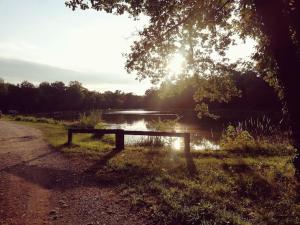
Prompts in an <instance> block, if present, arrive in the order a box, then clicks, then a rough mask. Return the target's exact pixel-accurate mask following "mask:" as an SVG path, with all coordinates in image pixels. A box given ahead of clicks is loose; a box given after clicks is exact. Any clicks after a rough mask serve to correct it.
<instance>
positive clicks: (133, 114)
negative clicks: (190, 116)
mask: <svg viewBox="0 0 300 225" xmlns="http://www.w3.org/2000/svg"><path fill="white" fill-rule="evenodd" d="M129 115H130V116H129ZM128 116H129V117H128ZM141 116H142V117H141ZM149 116H150V118H149ZM170 116H173V118H176V117H177V115H176V114H172V113H165V112H160V111H145V110H127V111H112V112H108V113H105V114H104V120H105V121H106V122H107V123H108V124H109V127H110V128H113V129H124V130H140V131H148V130H151V129H150V128H149V126H148V123H149V122H150V121H151V120H157V119H158V118H159V117H160V118H161V119H171V118H170ZM174 116H176V117H174ZM191 128H192V129H191ZM175 131H176V132H190V133H191V149H192V150H199V151H200V150H206V149H210V150H218V149H220V147H219V145H217V144H215V143H214V142H213V139H214V137H213V133H212V131H208V130H201V129H199V128H198V129H195V127H193V126H188V125H187V124H184V123H181V122H178V123H177V125H176V128H175ZM160 139H161V141H162V142H163V143H166V145H169V146H171V147H172V149H174V150H181V149H183V148H184V141H183V138H174V137H160ZM141 140H145V137H144V136H130V135H126V136H125V143H126V144H129V145H134V144H137V143H140V142H141Z"/></svg>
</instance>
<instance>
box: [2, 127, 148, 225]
mask: <svg viewBox="0 0 300 225" xmlns="http://www.w3.org/2000/svg"><path fill="white" fill-rule="evenodd" d="M86 168H87V164H85V163H83V162H82V160H81V161H80V160H77V159H67V158H65V157H64V156H62V155H61V154H60V153H58V152H55V150H53V149H51V148H50V147H49V146H48V145H47V144H46V143H45V142H44V141H43V138H42V134H41V132H40V131H39V130H37V129H34V128H31V127H27V126H22V125H19V124H15V123H12V122H7V121H0V225H4V224H9V225H13V224H16V225H22V224H24V225H25V224H30V225H33V224H60V225H61V224H72V225H80V224H83V225H88V224H103V225H104V224H107V225H110V224H112V225H113V224H124V225H126V224H128V225H129V224H130V225H136V224H145V219H143V216H142V215H136V213H135V212H131V210H130V207H129V206H128V205H127V204H126V202H124V201H123V200H122V199H121V198H120V197H119V196H118V195H117V194H116V193H115V191H114V188H113V187H110V186H108V185H101V184H99V183H96V182H95V181H94V180H93V179H92V178H90V177H89V176H88V175H85V174H84V173H83V171H84V170H86Z"/></svg>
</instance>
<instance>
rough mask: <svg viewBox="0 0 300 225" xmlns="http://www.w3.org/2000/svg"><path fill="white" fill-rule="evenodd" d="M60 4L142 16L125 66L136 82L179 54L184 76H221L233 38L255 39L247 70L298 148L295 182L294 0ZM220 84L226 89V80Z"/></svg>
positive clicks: (298, 16)
mask: <svg viewBox="0 0 300 225" xmlns="http://www.w3.org/2000/svg"><path fill="white" fill-rule="evenodd" d="M66 5H67V6H68V7H70V8H72V9H73V10H75V9H76V8H78V7H79V8H81V9H83V10H86V9H94V10H98V11H101V10H102V11H106V12H108V13H114V14H124V13H125V12H126V13H128V14H130V15H132V16H133V17H135V18H137V17H138V16H139V15H142V14H143V15H146V16H148V17H149V21H150V22H149V25H148V26H147V27H145V28H144V30H143V31H141V32H140V33H139V36H140V39H139V40H138V41H136V42H134V43H133V45H132V47H131V53H130V54H129V55H127V64H126V67H127V70H128V71H129V72H132V71H136V72H137V75H138V77H139V78H140V79H143V78H145V77H149V78H151V79H152V81H153V82H157V81H158V80H160V79H162V78H163V77H164V76H165V75H166V69H165V68H166V65H167V64H168V60H169V59H170V55H172V54H174V53H175V52H183V53H182V54H184V55H185V57H186V58H187V66H186V68H185V74H190V75H191V76H195V77H207V78H208V79H209V78H211V77H212V76H214V77H227V75H228V74H230V73H232V72H233V71H234V70H236V69H237V67H236V66H237V64H229V63H228V61H227V60H226V58H225V56H226V49H228V47H229V46H230V45H232V44H233V43H234V41H235V38H236V36H235V35H239V37H240V38H242V39H246V38H247V37H251V38H253V39H255V40H256V41H257V43H258V44H257V49H256V50H257V51H256V54H255V55H253V60H255V62H256V63H255V68H252V69H256V70H257V71H258V72H259V74H260V76H263V77H264V78H265V79H266V80H268V82H270V83H271V84H272V85H273V86H274V87H275V88H276V89H277V91H278V93H279V95H280V96H281V99H282V102H283V105H284V108H285V110H286V113H287V115H288V117H289V119H290V124H291V129H292V133H293V139H294V141H295V147H296V148H297V149H298V157H296V158H295V160H294V165H295V168H296V176H297V177H298V179H299V180H300V157H299V151H300V118H299V114H300V108H299V107H298V103H297V95H298V90H297V89H298V76H299V73H300V72H299V71H300V63H299V62H300V60H299V58H300V57H299V55H300V51H299V49H300V48H299V46H300V2H299V1H298V0H207V1H199V0H169V1H164V0H116V1H108V0H107V1H105V0H69V1H67V2H66ZM211 53H217V54H218V55H219V56H220V57H222V60H219V61H215V60H214V59H213V58H212V57H211ZM248 66H249V65H248ZM222 80H223V79H219V82H222ZM224 80H225V85H226V82H227V85H228V84H229V83H228V79H224ZM226 80H227V81H226ZM220 86H223V85H222V84H220ZM226 90H228V88H226ZM199 96H200V100H203V99H204V98H203V95H202V94H201V93H200V95H199ZM225 96H228V97H229V98H226V99H224V100H225V101H228V100H229V99H230V96H231V95H227V94H225ZM202 106H204V108H205V105H203V104H202V103H201V101H200V104H199V108H202V109H203V107H202Z"/></svg>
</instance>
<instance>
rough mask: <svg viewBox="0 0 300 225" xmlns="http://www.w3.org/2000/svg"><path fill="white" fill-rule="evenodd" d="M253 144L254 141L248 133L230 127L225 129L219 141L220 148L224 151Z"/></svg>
mask: <svg viewBox="0 0 300 225" xmlns="http://www.w3.org/2000/svg"><path fill="white" fill-rule="evenodd" d="M253 144H255V140H254V138H253V137H252V136H251V134H250V133H249V132H248V131H246V130H242V129H241V128H236V127H234V126H232V125H229V126H228V127H227V128H226V130H225V131H224V132H223V134H222V137H221V141H220V146H221V147H222V148H224V149H229V148H237V147H245V146H249V145H253Z"/></svg>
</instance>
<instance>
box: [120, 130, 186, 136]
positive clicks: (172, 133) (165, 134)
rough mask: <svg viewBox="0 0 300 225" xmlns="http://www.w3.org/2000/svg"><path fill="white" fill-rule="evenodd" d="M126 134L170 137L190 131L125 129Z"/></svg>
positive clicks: (183, 134)
mask: <svg viewBox="0 0 300 225" xmlns="http://www.w3.org/2000/svg"><path fill="white" fill-rule="evenodd" d="M124 134H125V135H146V136H168V137H185V135H186V134H188V133H176V132H162V131H131V130H130V131H129V130H125V131H124Z"/></svg>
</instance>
